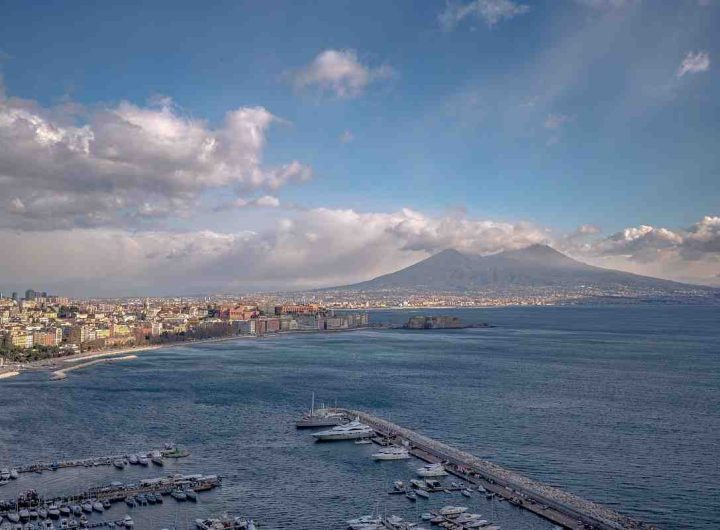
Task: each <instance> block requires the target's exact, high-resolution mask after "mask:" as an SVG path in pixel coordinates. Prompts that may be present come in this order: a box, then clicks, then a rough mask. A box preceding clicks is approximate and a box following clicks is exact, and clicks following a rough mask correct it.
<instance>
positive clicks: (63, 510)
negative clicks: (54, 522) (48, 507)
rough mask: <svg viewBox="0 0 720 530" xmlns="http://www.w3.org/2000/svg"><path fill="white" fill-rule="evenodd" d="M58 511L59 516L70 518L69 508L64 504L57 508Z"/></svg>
mask: <svg viewBox="0 0 720 530" xmlns="http://www.w3.org/2000/svg"><path fill="white" fill-rule="evenodd" d="M58 509H59V510H60V515H62V516H63V517H70V508H69V507H68V506H65V505H64V504H63V505H62V506H60V508H58Z"/></svg>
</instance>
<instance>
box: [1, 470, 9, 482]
mask: <svg viewBox="0 0 720 530" xmlns="http://www.w3.org/2000/svg"><path fill="white" fill-rule="evenodd" d="M0 480H10V470H9V469H8V468H3V469H0Z"/></svg>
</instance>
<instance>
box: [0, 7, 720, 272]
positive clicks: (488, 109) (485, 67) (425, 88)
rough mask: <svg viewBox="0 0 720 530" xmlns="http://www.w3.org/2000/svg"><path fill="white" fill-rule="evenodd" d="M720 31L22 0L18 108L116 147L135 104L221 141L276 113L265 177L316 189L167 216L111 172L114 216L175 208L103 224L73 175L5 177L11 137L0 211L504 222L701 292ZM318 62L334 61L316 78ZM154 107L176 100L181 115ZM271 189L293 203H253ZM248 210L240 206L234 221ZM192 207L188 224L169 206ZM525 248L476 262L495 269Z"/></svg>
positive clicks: (463, 11)
mask: <svg viewBox="0 0 720 530" xmlns="http://www.w3.org/2000/svg"><path fill="white" fill-rule="evenodd" d="M719 23H720V2H717V1H712V0H699V1H698V0H677V1H662V2H661V1H651V0H645V1H642V2H641V1H633V0H555V1H552V2H550V1H548V2H541V1H530V0H527V1H524V2H521V1H511V0H474V1H472V2H471V1H468V0H465V1H457V2H450V3H447V2H445V1H443V0H439V1H430V0H428V1H423V2H410V1H408V2H374V1H366V2H349V1H347V2H345V1H332V2H330V1H328V2H319V3H314V4H312V5H309V4H306V3H300V2H279V1H263V2H242V1H228V2H220V1H219V2H203V3H200V2H188V1H177V0H176V1H174V2H159V1H156V2H137V3H119V4H112V5H111V4H107V3H100V4H98V3H89V2H72V3H71V4H68V3H67V2H48V3H44V7H43V9H42V10H40V9H30V8H29V7H28V4H27V2H21V1H6V2H4V3H3V6H2V18H1V19H0V56H1V57H2V59H1V62H0V69H1V70H0V71H1V72H2V74H3V78H4V87H5V88H4V91H5V94H6V100H7V101H9V103H7V106H8V108H23V109H24V111H26V112H33V113H34V114H33V116H39V117H41V118H42V120H44V122H46V123H51V124H55V126H56V127H58V128H63V127H64V128H65V129H63V130H69V129H67V128H68V127H78V128H79V127H81V126H83V125H84V124H86V123H90V127H91V128H92V129H93V132H94V141H95V142H96V143H97V144H99V143H100V142H99V141H98V138H99V134H100V133H99V131H100V129H99V128H98V126H97V125H96V124H95V123H93V120H94V119H95V118H93V117H92V116H96V115H97V114H100V113H103V112H104V111H105V110H108V109H112V110H113V112H114V109H116V108H118V106H119V105H121V104H122V102H126V103H128V104H131V105H133V106H134V107H136V108H137V109H155V111H157V112H159V111H158V109H159V108H164V109H166V110H167V112H168V113H169V114H170V115H171V116H172V117H173V118H174V119H177V120H180V121H182V120H185V122H190V121H196V122H198V123H200V122H201V123H202V124H203V127H204V129H203V130H204V131H205V132H207V131H213V130H218V129H220V128H222V127H223V123H224V122H225V119H226V114H227V113H228V112H231V111H233V110H234V109H238V108H246V107H262V108H264V109H266V111H267V112H268V113H271V114H272V115H273V116H274V117H275V118H274V120H273V122H272V126H268V127H267V128H263V129H262V136H263V142H262V145H261V146H256V147H255V148H254V149H255V150H254V151H252V156H255V157H257V158H258V159H259V162H258V167H261V168H263V169H262V170H261V171H265V169H264V168H266V167H280V166H282V165H283V164H288V163H289V162H290V161H297V162H298V164H301V165H302V166H303V167H306V168H308V171H309V172H311V173H312V177H311V178H305V177H303V178H299V177H298V178H296V176H292V177H291V178H289V179H288V182H287V183H285V182H283V183H282V185H278V186H270V187H269V186H268V185H267V181H265V180H264V181H262V182H263V183H260V184H257V185H254V186H248V185H247V180H246V179H245V180H243V179H239V180H237V181H236V180H233V179H232V178H229V179H225V180H222V182H220V183H218V181H217V180H213V179H207V182H205V181H203V179H204V178H205V175H195V177H193V178H195V180H196V182H200V181H203V182H204V184H202V185H199V187H194V188H193V189H192V191H188V190H189V188H188V187H186V188H184V189H183V190H181V191H179V192H178V193H177V194H176V195H173V196H172V197H171V198H170V199H171V202H170V203H168V202H167V201H168V200H169V199H168V197H167V196H161V195H162V194H161V192H159V191H158V184H157V183H154V184H153V185H152V186H150V187H149V186H146V185H145V184H133V185H132V186H130V185H128V184H127V182H128V179H129V178H130V177H129V175H127V174H125V173H123V174H122V175H113V177H112V179H111V180H110V181H109V182H104V183H102V186H99V189H102V190H103V191H104V192H110V193H114V194H115V195H116V197H119V199H118V201H120V202H121V203H122V204H121V205H120V206H118V211H122V212H123V213H125V214H127V213H128V212H130V213H132V214H137V212H134V211H133V208H134V206H133V201H138V200H140V199H138V197H147V201H148V203H149V206H148V208H150V207H154V206H157V205H159V204H161V203H162V207H163V208H164V210H163V212H164V213H163V214H162V215H153V219H152V220H148V219H143V220H142V221H137V219H138V218H139V216H138V215H130V216H127V215H125V216H120V218H118V217H117V216H116V215H114V214H113V215H105V214H106V213H107V211H103V212H99V211H97V210H93V208H96V206H92V205H91V206H88V203H93V204H95V203H96V202H97V201H98V200H99V199H98V196H97V195H93V196H92V197H89V196H87V195H84V194H83V193H84V191H83V190H84V189H86V187H83V186H75V182H77V177H75V176H74V175H73V174H70V173H69V174H68V175H67V179H68V183H67V189H68V190H72V191H66V190H64V189H63V188H62V186H61V185H59V184H58V179H57V178H56V179H55V180H52V179H53V177H52V175H50V174H48V175H46V176H47V179H45V180H43V179H42V178H40V177H38V176H37V173H39V172H41V170H40V169H38V170H37V171H33V172H32V173H33V175H34V177H32V178H34V179H35V180H33V182H32V185H28V183H29V182H30V178H31V176H28V175H23V174H20V173H21V171H19V170H16V169H15V168H16V167H18V165H21V164H20V163H19V162H18V161H17V160H13V161H12V163H11V162H7V164H6V165H5V166H3V165H2V162H3V160H2V157H3V156H6V155H7V154H8V153H7V152H5V153H3V151H2V150H1V149H2V148H3V147H4V148H5V149H6V150H8V151H9V150H11V149H12V147H13V145H14V144H13V143H12V141H13V139H17V138H18V137H19V136H18V134H19V133H17V131H11V133H9V134H10V136H9V138H10V140H8V141H7V142H6V143H4V144H0V171H4V172H5V173H6V174H7V173H12V172H13V171H14V172H16V173H17V174H15V173H13V174H12V175H10V178H9V179H6V184H5V188H4V189H1V190H0V191H2V193H3V195H4V196H5V198H6V205H7V208H8V211H9V212H10V213H11V214H12V215H9V214H7V215H6V216H5V217H3V214H0V229H1V228H2V226H5V228H6V229H8V230H10V229H11V230H14V231H15V232H16V233H17V231H18V230H20V231H24V232H26V233H27V236H26V237H28V238H29V237H35V236H33V235H31V234H35V235H36V237H38V238H42V237H47V236H46V235H43V234H40V235H37V234H39V233H40V232H44V231H48V230H65V231H66V232H67V231H75V232H77V231H80V230H84V231H88V232H91V231H95V233H94V235H97V231H100V230H105V231H116V232H122V233H124V234H137V233H144V232H148V231H152V232H153V233H154V234H157V233H159V232H161V231H167V232H168V233H179V232H182V233H197V232H202V231H205V232H207V231H210V232H212V233H217V234H235V235H237V234H240V233H242V232H244V231H253V232H255V233H258V234H262V235H263V237H267V238H271V239H273V240H274V241H277V240H279V239H280V238H279V236H278V233H277V227H276V223H277V222H278V219H281V218H282V219H286V218H287V219H288V220H290V221H292V222H294V223H302V222H303V218H306V217H309V216H311V213H308V212H313V211H317V210H330V211H349V210H351V211H352V212H354V213H357V214H366V215H376V214H377V215H391V214H393V213H397V212H401V211H402V209H403V208H405V209H410V210H412V211H414V212H418V213H420V214H421V215H422V216H423V218H424V219H425V220H426V221H428V222H430V221H432V222H434V223H435V225H433V228H432V229H430V231H434V232H435V233H437V232H438V229H437V226H436V225H437V223H442V220H443V219H458V218H462V219H464V220H466V221H468V222H481V221H492V222H496V223H500V224H502V225H503V226H506V225H507V226H510V228H509V230H510V231H511V232H512V230H513V229H515V227H516V225H517V224H518V223H521V224H522V226H524V224H525V223H528V224H531V225H532V226H533V227H535V228H536V229H537V233H538V234H540V233H544V234H546V237H548V238H549V241H550V242H551V243H555V244H556V246H560V247H562V246H563V244H564V245H565V247H563V249H564V250H566V251H568V252H570V253H573V252H574V253H575V255H583V256H585V257H586V258H587V259H588V260H590V261H593V260H595V261H594V262H602V261H603V260H606V261H605V263H607V264H608V265H609V266H622V267H623V268H626V269H628V270H634V271H636V272H647V273H650V274H657V275H663V276H666V277H675V278H679V279H694V280H698V281H706V282H707V281H708V278H710V279H712V278H714V277H715V275H714V274H713V271H714V270H720V267H718V268H717V269H715V267H717V265H718V262H717V252H716V251H715V252H709V253H708V252H704V253H703V255H702V256H701V257H698V256H697V255H696V254H693V255H692V259H689V258H688V256H689V254H688V252H687V249H686V248H684V247H683V244H684V243H683V241H685V239H687V237H688V234H695V233H699V232H702V233H703V234H704V230H706V228H707V227H706V226H705V225H702V226H699V227H698V223H701V224H702V220H703V219H704V218H705V217H707V216H710V218H711V222H710V225H709V226H710V228H709V229H708V230H710V232H711V236H709V237H710V239H711V240H712V238H713V237H714V234H716V230H717V228H716V227H715V224H714V221H712V219H715V216H717V215H720V209H719V208H718V205H719V204H720V179H719V177H720V175H718V170H719V163H718V154H717V153H718V152H719V151H720V148H719V147H720V146H718V143H719V142H718V140H719V138H720V130H719V128H718V122H719V120H718V118H720V105H719V99H720V98H719V96H718V94H720V77H719V76H718V73H717V68H716V65H715V60H716V57H718V56H720V49H719V48H720V38H718V35H719V34H720V31H718V30H719V29H720V28H719V25H720V24H719ZM328 52H331V53H334V54H335V55H333V56H323V54H324V53H328ZM322 57H325V59H327V60H328V61H329V62H328V63H326V66H327V68H328V69H326V70H323V71H320V70H318V69H317V68H315V67H317V66H318V64H319V63H318V61H319V60H320V59H321V58H322ZM683 64H685V67H684V68H683V66H682V65H683ZM314 68H315V69H314ZM343 68H345V70H342V69H343ZM342 72H345V73H346V74H347V75H345V77H343V74H342ZM333 76H336V77H333ZM353 83H356V84H355V85H353ZM159 97H165V98H171V99H172V103H171V104H170V103H166V104H165V107H163V106H162V105H161V104H158V103H157V101H158V100H159ZM164 101H166V102H167V101H168V100H167V99H166V100H164ZM27 109H31V111H28V110H27ZM15 115H17V113H16V114H15ZM89 116H91V117H89ZM30 121H32V120H30ZM13 123H15V124H17V123H18V122H17V121H16V122H13ZM33 123H35V122H33ZM96 129H97V130H96ZM183 134H184V133H183ZM13 135H14V136H13ZM113 141H117V139H116V138H114V137H113ZM91 150H92V147H91ZM146 154H147V153H146ZM155 155H157V153H154V154H153V156H155ZM53 156H55V155H53ZM6 158H10V157H9V156H6ZM141 158H142V157H141ZM141 158H133V160H132V163H133V165H140V164H142V160H145V159H146V158H142V160H141ZM171 159H172V160H175V159H174V158H173V157H171ZM154 161H155V162H157V160H154ZM169 163H170V161H169V160H168V159H163V161H162V165H163V167H165V166H167V164H169ZM253 167H254V166H253ZM146 169H147V171H148V172H155V171H156V169H157V166H152V168H151V167H150V166H148V168H146ZM175 169H181V170H184V169H185V168H175ZM100 171H101V170H100ZM29 173H31V172H30V171H28V174H29ZM85 178H86V179H92V176H86V177H85ZM140 178H141V177H140V176H138V175H137V174H135V173H133V175H132V179H140ZM263 178H264V177H263ZM73 179H75V180H73ZM121 179H122V182H121ZM48 181H52V182H50V183H49V184H47V182H48ZM88 182H89V181H88ZM133 182H135V180H133ZM8 183H9V184H8ZM44 183H46V184H44ZM44 185H46V186H47V194H45V195H43V186H44ZM89 185H91V186H92V185H93V183H92V182H90V184H89ZM0 186H2V179H1V178H0ZM48 194H53V195H52V197H53V200H55V199H57V195H58V194H64V195H63V197H64V198H63V200H64V201H65V202H64V203H63V204H65V205H66V206H67V205H68V204H69V203H70V202H72V207H71V208H70V207H69V206H67V208H66V209H65V210H62V211H60V210H58V209H54V210H53V209H52V208H51V209H47V208H45V209H41V208H40V207H37V208H33V206H32V205H31V204H36V203H37V204H47V201H48V200H50V199H49V197H51V195H48ZM69 194H71V195H72V196H70V195H69ZM268 194H269V195H270V196H272V197H273V198H275V199H276V200H277V203H279V206H277V205H276V207H273V208H269V207H262V206H258V203H256V202H253V201H254V200H256V199H257V198H258V197H262V196H265V195H268ZM0 201H2V198H1V197H0ZM10 201H15V202H13V203H12V204H11V202H10ZM33 201H35V202H33ZM43 201H44V202H43ZM172 201H174V202H172ZM232 201H236V202H235V204H236V206H237V205H239V206H238V207H232V208H231V207H227V205H228V204H229V203H230V202H232ZM238 201H239V202H238ZM180 203H182V208H180V207H177V210H178V211H179V210H182V214H178V215H175V214H176V213H177V211H175V212H170V213H168V212H167V210H168V204H171V205H178V204H180ZM218 205H220V206H218ZM223 205H225V206H223ZM0 207H2V205H0ZM68 208H69V209H70V210H71V211H70V214H68V212H67V211H66V210H67V209H68ZM83 208H85V210H83ZM103 208H104V209H105V210H107V209H108V208H112V207H109V206H108V205H107V203H106V202H103ZM158 208H159V207H158ZM169 209H170V210H172V209H173V208H172V207H171V208H169ZM91 210H92V211H91ZM298 212H299V213H298ZM100 214H102V215H100ZM298 216H299V217H300V219H298ZM98 219H102V222H100V221H98ZM128 219H132V220H130V221H128ZM306 222H309V221H306ZM392 222H394V221H392ZM392 222H391V225H392V226H393V227H394V226H395V225H393V224H392ZM432 222H431V224H432ZM448 222H449V221H448ZM360 224H366V223H364V222H361V223H360ZM406 224H407V223H406ZM580 226H585V227H588V226H592V229H587V233H588V234H591V235H593V236H595V237H596V238H608V237H610V238H612V237H613V236H615V240H614V241H618V240H620V239H623V238H624V239H628V237H626V236H624V235H622V236H621V235H618V234H623V233H624V232H623V231H624V230H625V229H637V228H639V227H642V226H646V227H651V228H653V230H655V232H652V233H650V232H648V231H647V230H644V232H646V233H644V234H642V235H641V236H640V237H639V238H638V237H634V236H633V237H631V238H630V239H632V241H629V242H628V243H629V244H630V246H632V247H633V248H632V249H628V248H625V247H623V248H622V249H619V248H616V247H613V250H612V251H607V250H606V249H607V247H608V245H609V243H607V242H604V241H603V240H600V239H599V240H598V241H589V240H585V241H583V244H582V245H579V244H574V246H572V245H570V244H569V243H567V241H568V238H569V237H571V236H572V234H573V233H574V232H573V231H575V230H576V229H577V228H578V227H580ZM662 228H664V229H666V230H668V231H670V232H672V234H674V235H675V236H677V237H674V236H670V235H667V234H664V233H662V232H659V230H660V229H662ZM425 229H426V227H425V226H423V230H425ZM518 230H520V229H518ZM267 231H273V232H272V235H266V233H267ZM641 232H643V230H642V229H641ZM303 233H307V232H306V231H305V232H303ZM476 233H477V232H472V230H471V234H470V239H472V240H473V241H475V239H477V238H476V237H475V234H476ZM523 234H525V232H523ZM192 237H194V236H192ZM478 237H479V236H478ZM538 237H539V236H538ZM678 238H679V239H678ZM703 238H705V239H707V238H706V237H705V236H704V235H703ZM525 239H526V238H525V236H523V237H522V238H520V241H517V240H515V239H513V238H512V237H509V239H508V240H507V242H506V244H501V243H497V242H496V241H494V240H493V243H492V244H486V243H485V241H486V240H483V242H482V243H477V241H475V242H469V243H468V242H467V241H465V240H463V241H461V242H460V243H459V246H461V247H462V246H463V245H465V246H466V247H467V249H469V250H473V249H474V250H477V251H490V252H491V251H496V250H501V249H502V248H505V247H512V246H517V245H518V244H520V243H521V242H523V241H525ZM531 239H532V238H531ZM705 239H703V242H704V243H705ZM610 241H613V240H612V239H610ZM658 241H660V243H659V244H658ZM713 241H714V240H713ZM561 242H564V243H561ZM450 243H452V244H454V245H455V246H458V244H457V241H455V240H454V239H452V238H451V239H450V240H448V239H447V238H445V239H442V241H434V242H433V243H432V244H431V245H418V244H413V245H408V242H407V240H406V239H403V240H402V241H400V242H396V246H397V247H398V252H400V253H401V254H402V253H403V252H404V254H402V255H403V257H402V259H400V258H398V259H396V260H394V261H393V262H392V264H391V263H384V264H378V265H377V266H374V267H371V269H372V272H383V271H384V270H385V269H387V268H392V267H394V266H399V265H404V264H406V263H408V262H411V261H412V260H415V259H418V258H421V257H422V253H423V252H424V253H426V254H427V253H432V252H434V251H436V250H437V249H438V248H440V247H441V246H443V245H445V244H450ZM588 245H589V246H588ZM673 245H674V246H673ZM713 245H714V243H712V242H711V244H710V245H709V248H711V249H714V248H715V247H714V246H713ZM668 246H671V247H672V248H671V250H672V251H673V252H675V254H673V255H672V256H670V257H669V256H668V255H667V252H668ZM410 247H412V248H410ZM635 247H642V248H641V250H642V252H638V251H637V250H636V248H635ZM409 248H410V250H408V249H409ZM235 251H237V249H235ZM418 252H419V254H418ZM649 253H650V254H649ZM28 259H30V257H28ZM689 261H691V262H692V263H688V262H689ZM661 262H662V263H661ZM699 262H702V263H701V264H699ZM649 263H650V264H651V265H652V264H653V263H654V265H653V266H650V265H648V264H649ZM366 265H368V264H366ZM683 267H684V268H683ZM354 276H363V274H362V273H361V271H356V272H355V274H354ZM38 277H39V278H44V276H43V274H41V273H39V274H38ZM258 279H259V280H262V281H265V280H264V279H262V278H260V277H258ZM268 281H270V280H268ZM298 282H300V283H303V282H306V283H313V282H315V283H322V279H321V278H316V279H315V280H310V279H308V278H306V277H305V276H303V279H298ZM0 283H1V282H0ZM218 285H220V284H218Z"/></svg>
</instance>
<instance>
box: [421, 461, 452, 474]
mask: <svg viewBox="0 0 720 530" xmlns="http://www.w3.org/2000/svg"><path fill="white" fill-rule="evenodd" d="M417 474H418V476H421V477H444V476H445V475H447V474H448V473H447V471H445V468H444V467H443V465H442V464H427V465H425V466H423V467H421V468H419V469H418V470H417Z"/></svg>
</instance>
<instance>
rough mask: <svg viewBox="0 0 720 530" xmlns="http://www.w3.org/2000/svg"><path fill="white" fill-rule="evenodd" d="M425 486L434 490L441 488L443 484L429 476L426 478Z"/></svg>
mask: <svg viewBox="0 0 720 530" xmlns="http://www.w3.org/2000/svg"><path fill="white" fill-rule="evenodd" d="M425 486H427V487H428V488H430V489H431V490H434V489H440V488H441V487H442V484H440V481H439V480H435V479H431V478H429V479H425Z"/></svg>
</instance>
